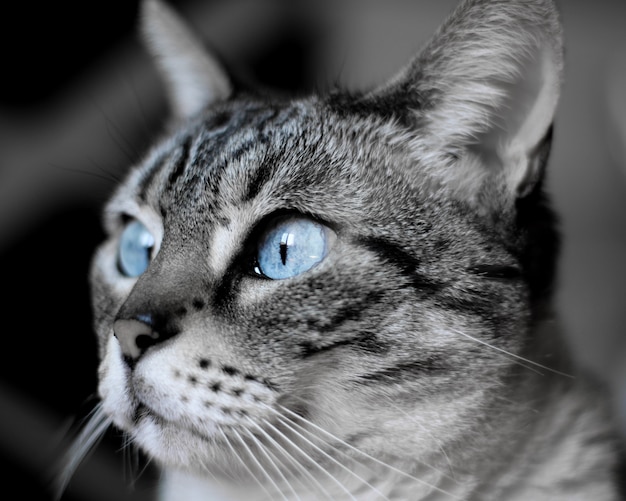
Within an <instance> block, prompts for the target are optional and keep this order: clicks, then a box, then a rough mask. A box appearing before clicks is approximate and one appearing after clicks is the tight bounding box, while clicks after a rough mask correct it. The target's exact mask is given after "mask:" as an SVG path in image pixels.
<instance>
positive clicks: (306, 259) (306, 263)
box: [254, 218, 332, 280]
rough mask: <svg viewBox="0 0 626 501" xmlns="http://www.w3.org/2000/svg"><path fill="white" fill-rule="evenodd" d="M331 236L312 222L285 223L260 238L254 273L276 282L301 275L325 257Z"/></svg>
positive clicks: (322, 227)
mask: <svg viewBox="0 0 626 501" xmlns="http://www.w3.org/2000/svg"><path fill="white" fill-rule="evenodd" d="M331 235H332V233H331V230H329V229H328V228H327V227H325V226H322V225H321V224H318V223H316V222H314V221H311V220H309V219H304V218H291V219H284V220H282V221H281V222H279V223H278V224H276V225H275V226H273V227H272V228H271V229H270V230H269V231H268V232H266V233H265V234H264V236H263V237H262V238H261V241H260V242H259V248H258V251H257V256H256V263H257V264H256V267H255V270H254V271H255V272H256V273H257V274H258V275H261V276H265V277H267V278H271V279H273V280H282V279H285V278H291V277H295V276H296V275H300V274H301V273H304V272H305V271H308V270H310V269H311V268H313V267H314V266H315V265H316V264H318V263H319V262H321V261H322V260H323V259H324V258H325V257H326V255H327V254H328V247H329V243H330V242H329V238H330V236H331Z"/></svg>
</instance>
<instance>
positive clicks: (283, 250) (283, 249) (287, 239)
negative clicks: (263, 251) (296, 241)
mask: <svg viewBox="0 0 626 501" xmlns="http://www.w3.org/2000/svg"><path fill="white" fill-rule="evenodd" d="M292 244H293V234H291V233H283V236H282V237H281V239H280V261H281V262H282V263H283V266H284V265H286V264H287V249H288V248H289V246H290V245H292Z"/></svg>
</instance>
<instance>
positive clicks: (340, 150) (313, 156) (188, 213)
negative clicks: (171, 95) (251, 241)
mask: <svg viewBox="0 0 626 501" xmlns="http://www.w3.org/2000/svg"><path fill="white" fill-rule="evenodd" d="M391 129H392V127H391V126H387V128H384V127H381V126H380V124H374V123H372V120H371V119H370V120H369V121H366V120H361V119H360V118H359V117H358V116H355V117H349V116H345V114H344V115H343V116H341V114H338V113H334V112H333V110H332V109H330V108H325V107H324V106H322V105H321V103H320V102H319V101H316V100H315V98H308V99H302V100H294V101H290V102H274V103H262V102H257V101H252V100H242V101H234V102H227V103H223V104H222V105H220V106H219V107H215V108H214V109H211V110H208V111H207V112H206V114H204V115H203V116H201V117H199V118H197V119H196V120H194V121H192V122H189V123H187V124H186V125H184V126H182V127H180V128H179V129H178V130H177V131H176V132H175V133H174V134H173V135H172V136H171V137H169V138H168V139H166V140H165V141H163V142H162V143H161V144H159V145H158V146H157V147H156V148H155V149H154V150H153V151H152V153H151V154H150V155H149V156H148V158H147V159H146V161H145V162H144V164H143V165H142V167H141V168H140V169H139V170H138V171H137V172H136V173H135V174H134V175H133V177H131V178H129V180H128V181H127V183H126V187H125V188H123V190H124V191H125V196H124V198H126V199H128V198H129V197H128V195H129V194H130V195H131V198H132V199H133V200H134V201H135V203H137V204H138V205H147V206H150V207H151V208H152V209H153V210H154V211H155V212H156V213H157V214H159V215H160V216H161V217H163V218H164V219H167V217H168V215H171V214H174V211H172V210H171V209H172V208H173V207H175V208H176V211H175V214H176V217H178V218H179V219H184V220H191V219H197V218H198V217H200V216H204V217H205V218H207V220H206V221H207V222H209V221H210V220H212V221H213V222H222V223H224V222H225V220H227V219H228V213H229V211H230V212H232V209H233V207H234V208H241V207H243V206H250V207H251V210H252V214H251V216H250V217H254V218H258V217H262V216H264V215H266V214H267V213H268V212H271V211H273V210H279V209H284V208H289V209H294V210H299V211H301V212H305V213H311V212H317V211H318V210H319V211H322V212H327V213H329V214H332V213H335V212H337V213H341V214H343V217H350V216H349V214H350V212H351V211H358V209H359V208H360V206H361V204H360V203H359V200H360V199H361V198H367V197H368V193H369V192H371V191H372V189H373V188H372V187H373V186H376V183H372V180H373V179H375V178H376V177H377V176H382V177H385V176H386V177H387V178H388V176H389V172H388V170H389V169H388V167H390V166H391V164H394V165H395V164H397V163H398V162H397V161H393V160H392V157H393V156H397V155H395V153H394V150H395V149H397V148H396V147H394V146H393V145H391V143H392V141H391V140H390V139H389V138H390V137H391V136H392V132H390V131H391ZM398 158H400V156H398ZM385 164H389V165H387V166H386V165H385ZM396 170H398V172H399V169H396ZM387 181H388V179H387ZM386 184H387V185H388V184H389V183H388V182H387V183H386ZM399 184H401V183H399ZM377 191H378V192H379V193H378V194H380V191H381V188H380V183H378V188H377ZM355 193H359V194H360V197H361V198H359V197H354V194H355ZM370 203H371V201H370ZM255 211H256V212H255Z"/></svg>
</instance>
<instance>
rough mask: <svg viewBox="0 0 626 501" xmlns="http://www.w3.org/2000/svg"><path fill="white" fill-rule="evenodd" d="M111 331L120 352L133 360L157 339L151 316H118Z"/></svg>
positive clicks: (157, 335)
mask: <svg viewBox="0 0 626 501" xmlns="http://www.w3.org/2000/svg"><path fill="white" fill-rule="evenodd" d="M113 332H114V334H115V337H116V338H117V340H118V341H119V343H120V347H121V348H122V353H124V355H125V356H126V357H129V358H131V359H133V360H135V359H137V358H139V357H140V356H141V354H142V353H143V352H144V351H145V350H146V349H147V348H149V347H150V346H152V345H153V344H156V343H157V342H158V340H159V334H158V333H157V332H156V331H155V330H154V327H153V325H152V321H151V317H150V316H149V315H140V316H137V317H136V318H120V319H117V320H116V321H115V322H114V323H113Z"/></svg>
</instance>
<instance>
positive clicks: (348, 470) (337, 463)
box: [277, 412, 389, 501]
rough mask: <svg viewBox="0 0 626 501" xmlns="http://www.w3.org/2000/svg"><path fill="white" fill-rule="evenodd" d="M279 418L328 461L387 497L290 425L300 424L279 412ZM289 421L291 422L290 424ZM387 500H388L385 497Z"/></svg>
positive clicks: (296, 425)
mask: <svg viewBox="0 0 626 501" xmlns="http://www.w3.org/2000/svg"><path fill="white" fill-rule="evenodd" d="M277 414H278V416H279V419H280V421H281V422H282V423H283V424H284V425H285V426H287V427H288V428H289V429H290V430H291V431H292V432H293V433H295V434H296V435H297V436H298V437H300V438H301V439H302V440H304V441H305V442H306V443H307V444H309V445H310V446H311V447H313V448H314V449H315V450H316V451H318V452H319V453H320V454H322V455H323V456H324V457H326V458H327V459H329V460H330V461H332V462H333V463H335V464H336V465H337V466H339V467H340V468H341V469H343V470H345V471H347V472H348V473H349V474H350V475H352V476H353V477H355V478H356V479H357V480H359V481H360V482H362V483H363V484H364V485H366V486H368V487H369V488H370V489H372V491H374V492H376V493H377V494H379V495H380V496H382V497H383V499H387V497H386V496H385V495H384V494H383V493H382V492H380V491H379V490H378V489H377V488H376V487H374V486H373V485H371V484H370V483H369V482H368V481H367V480H365V479H364V478H362V477H361V476H359V475H357V474H356V473H355V472H354V471H352V470H351V469H350V468H348V467H347V466H345V465H344V464H342V463H341V462H340V461H338V460H337V459H336V458H334V457H332V456H331V455H330V454H328V453H327V452H326V451H324V450H323V449H321V448H320V447H318V446H317V445H315V444H314V443H313V442H312V441H311V440H309V439H308V438H306V437H305V436H304V435H302V434H301V433H299V432H298V431H297V430H296V429H295V428H294V427H293V426H291V424H293V425H294V426H295V427H297V428H300V429H302V427H301V426H299V425H298V424H296V423H294V422H293V421H292V420H291V419H288V418H286V417H285V416H282V415H281V414H280V413H278V412H277ZM290 423H291V424H290ZM315 438H319V437H315ZM387 501H389V500H388V499H387Z"/></svg>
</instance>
